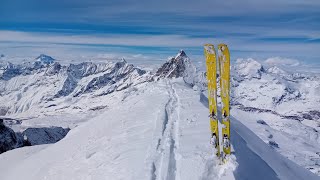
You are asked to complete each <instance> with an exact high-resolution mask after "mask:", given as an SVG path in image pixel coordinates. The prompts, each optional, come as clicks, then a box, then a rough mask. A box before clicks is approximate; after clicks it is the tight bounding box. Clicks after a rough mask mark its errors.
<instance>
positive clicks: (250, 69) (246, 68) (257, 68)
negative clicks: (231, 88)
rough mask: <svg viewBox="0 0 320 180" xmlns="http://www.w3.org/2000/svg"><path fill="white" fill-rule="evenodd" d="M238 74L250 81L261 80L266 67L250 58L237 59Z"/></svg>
mask: <svg viewBox="0 0 320 180" xmlns="http://www.w3.org/2000/svg"><path fill="white" fill-rule="evenodd" d="M235 69H236V72H237V73H238V74H239V75H240V76H242V77H246V78H248V79H251V78H257V79H260V78H261V75H262V73H263V72H265V70H264V67H263V66H262V65H261V63H259V62H258V61H256V60H254V59H252V58H249V59H237V61H236V66H235Z"/></svg>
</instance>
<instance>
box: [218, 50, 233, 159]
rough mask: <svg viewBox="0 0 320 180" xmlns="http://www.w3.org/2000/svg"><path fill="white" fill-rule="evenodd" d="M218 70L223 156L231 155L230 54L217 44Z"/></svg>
mask: <svg viewBox="0 0 320 180" xmlns="http://www.w3.org/2000/svg"><path fill="white" fill-rule="evenodd" d="M218 51H219V67H220V68H219V69H220V91H221V105H222V108H221V117H222V124H223V127H222V144H223V152H224V155H228V154H230V153H231V146H230V117H229V116H230V107H229V101H230V97H229V94H230V54H229V49H228V47H227V45H225V44H219V45H218Z"/></svg>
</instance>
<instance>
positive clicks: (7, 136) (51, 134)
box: [0, 119, 70, 154]
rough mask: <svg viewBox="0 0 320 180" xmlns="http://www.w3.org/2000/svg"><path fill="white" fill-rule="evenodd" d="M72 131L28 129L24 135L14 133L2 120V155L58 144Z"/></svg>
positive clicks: (0, 147)
mask: <svg viewBox="0 0 320 180" xmlns="http://www.w3.org/2000/svg"><path fill="white" fill-rule="evenodd" d="M69 131H70V129H69V128H65V129H64V128H61V127H43V128H27V129H26V130H25V131H23V132H22V133H20V132H14V131H13V130H12V129H11V128H9V127H7V126H5V125H4V122H3V119H0V154H1V153H4V152H6V151H9V150H12V149H15V148H20V147H24V146H33V145H40V144H51V143H56V142H58V141H60V140H61V139H63V138H64V137H65V136H66V135H67V133H68V132H69Z"/></svg>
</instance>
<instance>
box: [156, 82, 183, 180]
mask: <svg viewBox="0 0 320 180" xmlns="http://www.w3.org/2000/svg"><path fill="white" fill-rule="evenodd" d="M166 85H167V87H168V95H169V100H168V102H167V103H166V105H165V116H164V118H163V122H162V129H161V131H162V132H161V135H162V137H161V138H160V139H159V140H158V143H157V147H155V148H156V151H157V152H158V153H159V155H158V158H157V159H156V160H155V161H154V162H152V164H151V166H152V167H151V168H152V176H151V179H152V180H156V179H159V180H176V179H179V178H177V177H178V172H179V171H178V168H177V158H176V156H177V153H176V152H177V149H178V147H179V146H178V145H179V120H180V119H179V118H180V115H179V113H180V112H179V111H180V110H179V97H178V95H177V93H176V90H175V88H174V86H173V84H172V83H171V82H170V80H167V81H166ZM157 161H160V162H159V164H158V163H157ZM157 164H158V166H157Z"/></svg>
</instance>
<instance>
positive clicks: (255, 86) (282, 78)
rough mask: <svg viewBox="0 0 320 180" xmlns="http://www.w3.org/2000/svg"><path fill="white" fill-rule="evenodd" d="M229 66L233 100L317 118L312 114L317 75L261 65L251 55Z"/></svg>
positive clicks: (318, 99)
mask: <svg viewBox="0 0 320 180" xmlns="http://www.w3.org/2000/svg"><path fill="white" fill-rule="evenodd" d="M233 69H234V74H233V76H232V85H233V88H232V96H233V98H232V103H233V104H235V105H242V106H241V107H242V108H243V107H253V108H252V109H261V110H263V109H264V110H269V111H273V112H275V113H278V114H281V115H283V116H293V117H294V116H297V117H298V118H297V119H303V117H307V116H308V117H309V119H310V116H312V119H314V120H319V119H318V117H317V116H316V115H314V114H317V113H314V112H320V108H319V106H318V105H317V104H318V103H319V102H320V95H319V93H317V92H318V90H319V88H320V78H319V77H316V76H312V75H310V76H309V75H305V74H301V73H289V72H286V71H285V70H282V69H280V68H279V67H277V66H272V67H270V68H265V67H264V66H263V65H262V64H260V63H259V62H258V61H255V60H253V59H247V60H243V59H242V60H238V61H237V63H236V64H235V65H234V67H233ZM311 112H312V113H311ZM307 114H309V115H310V116H309V115H307Z"/></svg>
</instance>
